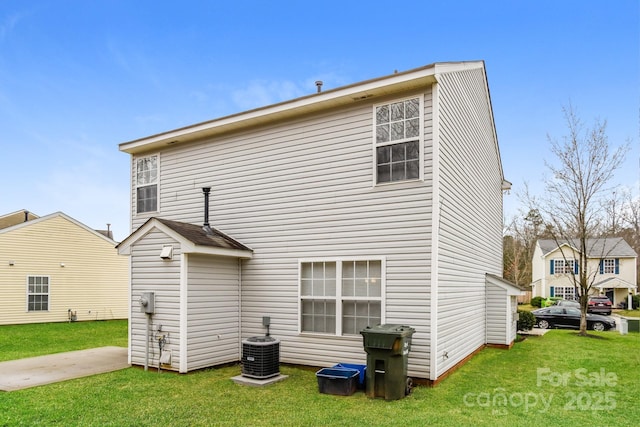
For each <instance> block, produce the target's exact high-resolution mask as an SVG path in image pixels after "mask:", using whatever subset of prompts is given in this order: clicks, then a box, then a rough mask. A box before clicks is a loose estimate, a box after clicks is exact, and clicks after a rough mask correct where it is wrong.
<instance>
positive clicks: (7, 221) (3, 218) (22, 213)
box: [0, 209, 39, 229]
mask: <svg viewBox="0 0 640 427" xmlns="http://www.w3.org/2000/svg"><path fill="white" fill-rule="evenodd" d="M36 218H39V216H38V215H36V214H34V213H33V212H29V211H28V210H26V209H22V210H19V211H15V212H11V213H8V214H4V215H0V229H3V228H7V227H11V226H12V225H16V224H20V223H21V222H26V221H31V220H32V219H36Z"/></svg>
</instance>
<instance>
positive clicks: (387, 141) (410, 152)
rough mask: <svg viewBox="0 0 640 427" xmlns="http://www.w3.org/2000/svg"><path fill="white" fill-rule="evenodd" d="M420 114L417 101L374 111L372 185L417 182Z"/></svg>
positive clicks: (397, 103) (419, 149)
mask: <svg viewBox="0 0 640 427" xmlns="http://www.w3.org/2000/svg"><path fill="white" fill-rule="evenodd" d="M421 111H422V103H421V101H420V98H411V99H406V100H403V101H399V102H393V103H390V104H384V105H378V106H376V107H375V150H376V153H375V154H376V155H375V159H376V183H378V184H381V183H386V182H395V181H407V180H414V179H420V170H421V167H420V165H421V161H420V159H421V157H422V156H421V151H422V150H421V147H422V133H423V131H422V120H421V117H422V114H421Z"/></svg>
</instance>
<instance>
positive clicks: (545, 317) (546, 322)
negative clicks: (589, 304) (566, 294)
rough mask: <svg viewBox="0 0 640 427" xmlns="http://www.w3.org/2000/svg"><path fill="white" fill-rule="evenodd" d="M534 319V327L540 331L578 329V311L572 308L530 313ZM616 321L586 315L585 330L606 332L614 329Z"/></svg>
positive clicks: (555, 308)
mask: <svg viewBox="0 0 640 427" xmlns="http://www.w3.org/2000/svg"><path fill="white" fill-rule="evenodd" d="M532 313H533V315H534V316H535V317H536V325H537V326H538V327H539V328H540V329H549V328H569V329H578V328H580V310H579V309H577V308H573V307H561V306H551V307H547V308H540V309H538V310H533V311H532ZM615 327H616V321H615V320H613V319H612V318H611V317H607V316H601V315H599V314H591V313H587V329H593V330H594V331H606V330H609V329H614V328H615Z"/></svg>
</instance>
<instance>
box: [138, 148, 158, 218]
mask: <svg viewBox="0 0 640 427" xmlns="http://www.w3.org/2000/svg"><path fill="white" fill-rule="evenodd" d="M157 210H158V156H157V155H154V156H149V157H142V158H139V159H137V160H136V212H137V213H142V212H153V211H157Z"/></svg>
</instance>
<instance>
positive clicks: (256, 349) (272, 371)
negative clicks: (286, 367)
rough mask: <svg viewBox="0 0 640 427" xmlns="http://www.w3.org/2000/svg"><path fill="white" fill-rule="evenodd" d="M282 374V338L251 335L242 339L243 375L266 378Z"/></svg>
mask: <svg viewBox="0 0 640 427" xmlns="http://www.w3.org/2000/svg"><path fill="white" fill-rule="evenodd" d="M279 374H280V340H278V339H275V338H273V337H251V338H247V339H246V340H243V341H242V375H243V376H245V377H250V378H257V379H264V378H270V377H274V376H276V375H279Z"/></svg>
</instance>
